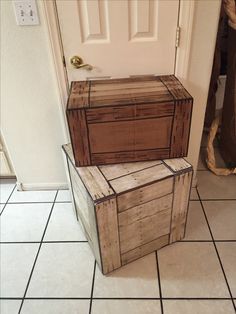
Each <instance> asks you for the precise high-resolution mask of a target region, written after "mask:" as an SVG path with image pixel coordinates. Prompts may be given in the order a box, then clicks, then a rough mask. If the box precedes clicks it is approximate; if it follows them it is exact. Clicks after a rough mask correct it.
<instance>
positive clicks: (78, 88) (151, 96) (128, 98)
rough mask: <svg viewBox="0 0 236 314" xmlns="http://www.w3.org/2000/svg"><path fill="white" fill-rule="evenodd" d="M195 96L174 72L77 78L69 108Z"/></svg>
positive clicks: (138, 102) (72, 85)
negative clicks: (95, 78) (171, 73)
mask: <svg viewBox="0 0 236 314" xmlns="http://www.w3.org/2000/svg"><path fill="white" fill-rule="evenodd" d="M180 99H192V97H191V95H190V94H189V93H188V92H187V91H186V89H185V88H184V87H183V85H182V84H181V83H180V82H179V80H178V79H177V78H176V77H175V76H174V75H164V76H154V75H153V76H138V77H130V78H121V79H104V80H89V81H74V82H72V84H71V92H70V96H69V100H68V106H67V109H69V110H70V109H82V108H96V107H104V106H120V105H132V104H135V105H137V104H148V103H160V102H169V101H174V100H180Z"/></svg>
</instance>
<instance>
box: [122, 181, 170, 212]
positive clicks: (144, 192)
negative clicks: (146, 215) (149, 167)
mask: <svg viewBox="0 0 236 314" xmlns="http://www.w3.org/2000/svg"><path fill="white" fill-rule="evenodd" d="M173 181H174V179H173V177H170V178H167V179H165V180H162V181H159V182H155V183H152V184H150V185H147V186H144V187H141V188H137V189H136V190H133V191H130V192H127V193H124V194H121V195H118V197H117V202H118V212H122V211H124V210H126V209H128V208H131V207H134V206H137V205H140V204H143V203H145V202H148V201H151V200H153V199H155V198H159V197H162V196H164V195H166V194H169V193H172V192H173Z"/></svg>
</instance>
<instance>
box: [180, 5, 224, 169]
mask: <svg viewBox="0 0 236 314" xmlns="http://www.w3.org/2000/svg"><path fill="white" fill-rule="evenodd" d="M184 1H185V0H184ZM184 1H183V2H184ZM220 6H221V1H220V0H214V1H213V0H198V1H195V3H194V19H193V30H192V37H191V44H190V55H189V60H188V66H187V69H186V71H181V70H180V69H179V70H178V67H177V74H178V72H179V73H180V75H179V77H180V79H181V81H182V82H183V83H184V85H185V87H186V88H187V89H188V90H189V92H190V94H191V95H192V96H193V98H194V105H193V114H192V124H191V133H190V142H189V154H188V160H189V161H190V163H191V164H192V165H193V168H194V169H195V170H196V169H197V163H198V156H199V150H200V142H201V136H202V130H203V123H204V116H205V110H206V103H207V96H208V89H209V83H210V77H211V70H212V63H213V56H214V51H215V40H216V34H217V29H218V20H219V13H220ZM180 25H181V19H180ZM183 35H184V34H183ZM180 49H181V46H180Z"/></svg>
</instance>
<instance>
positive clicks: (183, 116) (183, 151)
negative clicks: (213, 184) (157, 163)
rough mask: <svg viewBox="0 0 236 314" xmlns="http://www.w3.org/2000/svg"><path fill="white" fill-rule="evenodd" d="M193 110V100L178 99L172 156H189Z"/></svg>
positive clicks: (172, 138) (172, 140)
mask: <svg viewBox="0 0 236 314" xmlns="http://www.w3.org/2000/svg"><path fill="white" fill-rule="evenodd" d="M191 112H192V100H189V101H188V100H180V101H176V104H175V115H174V123H173V130H172V135H171V149H170V158H175V157H184V156H187V153H188V140H189V132H190V122H191Z"/></svg>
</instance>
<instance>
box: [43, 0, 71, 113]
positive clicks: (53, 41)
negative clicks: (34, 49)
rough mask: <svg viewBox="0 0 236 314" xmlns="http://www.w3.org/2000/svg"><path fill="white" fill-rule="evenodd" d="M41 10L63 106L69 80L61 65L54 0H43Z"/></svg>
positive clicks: (60, 42) (61, 57)
mask: <svg viewBox="0 0 236 314" xmlns="http://www.w3.org/2000/svg"><path fill="white" fill-rule="evenodd" d="M43 11H44V15H45V20H46V27H47V31H48V37H49V41H50V46H51V53H52V58H53V63H54V68H55V73H56V77H57V84H58V89H59V93H60V98H61V103H62V104H63V105H64V107H65V106H66V102H67V97H68V94H69V82H68V76H67V73H66V69H65V67H64V65H63V57H64V53H63V46H62V40H61V32H60V25H59V21H58V15H57V8H56V2H55V0H46V1H43ZM63 111H64V110H63Z"/></svg>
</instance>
